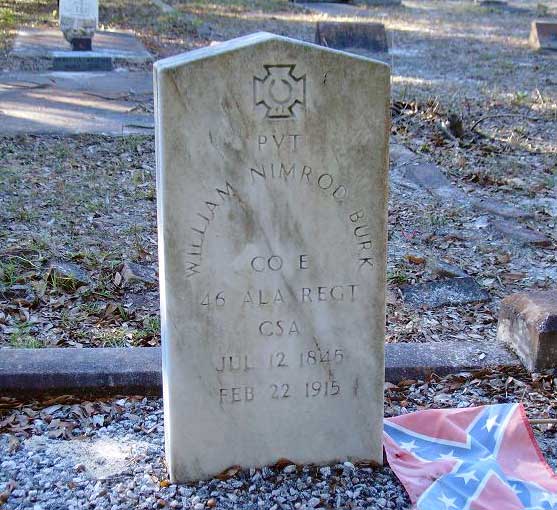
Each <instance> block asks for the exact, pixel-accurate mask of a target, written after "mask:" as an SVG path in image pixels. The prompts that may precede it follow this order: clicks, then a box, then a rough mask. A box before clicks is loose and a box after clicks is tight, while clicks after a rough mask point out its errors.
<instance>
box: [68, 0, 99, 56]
mask: <svg viewBox="0 0 557 510" xmlns="http://www.w3.org/2000/svg"><path fill="white" fill-rule="evenodd" d="M58 9H59V11H60V30H62V33H63V34H64V37H65V38H66V40H67V41H68V42H69V43H70V44H71V45H72V48H73V49H74V50H91V40H92V39H93V36H94V35H95V31H96V30H97V25H98V21H99V2H98V0H60V5H59V7H58Z"/></svg>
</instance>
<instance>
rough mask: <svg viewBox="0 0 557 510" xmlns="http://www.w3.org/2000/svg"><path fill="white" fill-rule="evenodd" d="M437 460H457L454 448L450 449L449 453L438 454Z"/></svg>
mask: <svg viewBox="0 0 557 510" xmlns="http://www.w3.org/2000/svg"><path fill="white" fill-rule="evenodd" d="M439 460H459V459H458V457H455V455H454V450H451V451H450V452H449V453H442V454H441V455H439Z"/></svg>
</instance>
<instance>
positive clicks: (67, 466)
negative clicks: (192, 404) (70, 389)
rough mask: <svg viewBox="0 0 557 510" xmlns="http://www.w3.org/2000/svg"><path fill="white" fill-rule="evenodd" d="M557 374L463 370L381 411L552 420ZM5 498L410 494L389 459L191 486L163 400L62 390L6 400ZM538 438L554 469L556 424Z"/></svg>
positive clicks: (107, 505)
mask: <svg viewBox="0 0 557 510" xmlns="http://www.w3.org/2000/svg"><path fill="white" fill-rule="evenodd" d="M556 375H557V373H556V372H555V371H548V372H545V373H543V374H532V375H529V374H527V373H526V372H524V371H523V370H521V369H517V368H514V369H507V370H503V369H501V370H495V371H487V370H485V371H481V372H476V373H461V374H457V375H454V376H448V377H445V378H438V377H435V376H433V377H432V378H431V379H430V380H428V381H411V380H407V381H402V382H401V383H400V384H399V385H393V384H386V389H385V415H386V416H393V415H399V414H404V413H407V412H411V411H415V410H418V409H425V408H431V407H438V408H443V407H468V406H476V405H484V404H492V403H502V402H523V403H524V405H525V408H526V411H527V414H528V416H529V417H530V418H555V417H556V416H557V406H556V404H557V400H556V399H555V389H556V386H557V378H556V377H555V376H556ZM0 432H3V433H2V434H0V459H1V460H0V503H1V502H2V501H4V505H5V506H4V507H1V504H0V507H1V508H3V510H16V509H18V510H19V509H33V510H40V509H43V510H54V509H78V508H79V509H81V508H99V509H110V510H117V509H127V508H140V509H147V508H186V509H195V510H202V509H204V508H223V509H232V508H237V509H265V510H267V509H272V510H280V509H284V510H286V509H307V508H322V509H333V508H334V509H338V508H342V509H354V510H356V509H382V508H389V509H395V510H403V509H406V508H408V507H409V505H410V502H409V500H408V497H407V495H406V493H405V492H404V490H403V488H402V486H401V485H400V483H399V482H398V481H397V479H396V477H395V476H394V474H393V472H392V471H391V470H390V469H389V468H388V467H387V466H385V467H381V468H378V467H371V466H354V465H352V464H351V463H350V462H344V463H340V464H335V465H330V466H322V467H317V466H295V465H292V464H290V463H289V462H288V461H280V462H279V463H278V464H277V465H275V466H273V467H270V468H269V467H265V468H263V469H252V470H249V471H240V470H238V469H236V468H230V469H229V470H228V471H227V472H225V473H223V474H222V476H220V477H218V478H215V479H212V480H207V481H201V482H198V483H193V484H184V485H173V484H170V483H169V482H168V479H167V473H166V468H165V465H164V452H163V411H162V400H161V399H157V398H143V397H128V398H116V399H113V400H103V401H93V402H82V401H79V400H78V399H77V398H75V397H70V396H62V397H58V398H56V399H51V400H50V401H46V402H33V403H24V402H17V401H15V400H14V399H9V398H0ZM534 433H535V436H536V438H537V440H538V442H539V444H540V446H541V448H542V451H543V452H544V455H545V456H546V459H547V460H548V462H549V464H550V465H551V466H552V468H553V469H555V467H556V466H557V440H556V437H555V430H554V428H553V426H552V425H549V426H548V425H544V426H540V425H537V426H535V430H534Z"/></svg>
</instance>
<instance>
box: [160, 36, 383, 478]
mask: <svg viewBox="0 0 557 510" xmlns="http://www.w3.org/2000/svg"><path fill="white" fill-rule="evenodd" d="M155 90H156V91H155V94H156V101H155V102H156V140H157V193H158V218H159V225H158V229H159V249H160V278H161V281H160V284H161V315H162V336H163V381H164V399H165V433H166V455H167V461H168V466H169V470H170V476H171V479H172V480H173V481H184V480H192V479H199V478H206V477H210V476H213V475H215V474H217V473H219V472H221V471H223V470H225V469H226V468H228V467H230V466H238V465H239V466H242V467H250V466H261V465H266V464H272V463H274V462H276V461H277V460H279V459H281V458H287V459H289V460H290V461H291V462H294V463H317V464H319V463H327V462H334V461H337V460H345V459H351V460H352V461H360V460H367V461H375V462H381V461H382V449H381V444H382V439H381V432H382V419H383V383H384V359H383V349H384V326H385V309H384V301H385V281H384V278H385V253H386V207H387V159H388V156H387V150H388V149H387V148H388V133H389V121H388V118H389V68H388V67H387V66H386V65H383V64H381V63H378V62H375V61H372V60H368V59H364V58H360V57H357V56H355V55H354V56H351V55H348V54H346V53H341V52H337V51H333V50H329V49H325V48H322V47H319V46H315V45H312V44H307V43H303V42H299V41H294V40H292V39H287V38H283V37H279V36H275V35H272V34H266V33H259V34H254V35H252V36H247V37H243V38H239V39H235V40H233V41H230V42H227V43H223V44H219V45H216V46H213V47H210V48H204V49H200V50H196V51H192V52H190V53H186V54H183V55H179V56H176V57H171V58H168V59H165V60H162V61H159V62H157V63H156V65H155Z"/></svg>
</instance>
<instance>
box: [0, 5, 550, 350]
mask: <svg viewBox="0 0 557 510" xmlns="http://www.w3.org/2000/svg"><path fill="white" fill-rule="evenodd" d="M170 3H172V4H173V5H174V7H176V9H177V10H178V12H177V13H174V14H162V13H161V11H160V10H157V9H156V8H155V7H154V6H153V5H152V4H150V3H149V2H148V0H140V1H138V2H135V1H134V2H132V1H131V0H107V1H106V2H103V7H102V9H101V22H102V23H103V24H104V25H105V26H106V27H109V28H127V29H133V30H135V31H136V32H137V33H138V34H140V35H141V37H142V40H143V41H144V43H145V44H147V46H148V47H149V48H150V50H151V51H153V52H154V53H155V54H156V55H157V56H166V55H170V54H174V53H179V52H181V51H184V50H187V49H191V48H195V47H199V46H202V45H206V44H209V43H210V42H211V41H213V40H223V39H228V38H231V37H235V36H238V35H242V34H246V33H250V32H253V31H257V30H268V31H272V32H276V33H280V34H285V35H289V36H292V37H297V38H301V39H304V40H313V34H314V28H315V22H316V21H317V20H319V19H322V18H323V17H322V16H321V15H319V14H315V13H312V12H310V11H308V10H306V9H304V8H300V7H298V6H295V5H293V4H291V3H288V2H286V1H279V0H274V1H271V0H269V1H266V0H257V1H256V0H253V1H247V0H245V1H241V0H237V1H232V0H229V1H225V0H221V1H213V2H201V1H197V2H186V1H183V0H173V1H172V2H170ZM15 5H16V6H17V8H16V9H15V10H14V6H13V5H12V3H11V2H7V3H6V2H4V3H1V2H0V13H2V14H1V16H0V25H1V27H2V29H0V33H2V34H4V36H3V38H2V44H3V45H4V46H3V48H9V45H10V44H11V37H12V36H11V34H12V33H13V27H15V26H17V25H18V24H20V23H25V24H36V23H43V22H47V23H54V20H55V16H54V15H52V12H53V9H54V8H55V2H24V1H18V2H16V4H15ZM31 5H34V6H35V7H33V8H32V7H31ZM53 6H54V7H53ZM511 6H515V7H519V8H520V10H519V11H514V12H508V11H505V10H503V11H501V10H498V9H487V8H482V7H479V6H477V5H475V4H473V3H472V2H471V1H466V0H452V1H445V0H424V1H417V0H416V1H412V0H407V1H405V2H404V6H402V7H398V8H393V9H384V8H383V9H382V8H373V9H370V11H368V14H369V13H371V15H370V16H369V17H368V18H366V19H367V20H369V21H379V22H382V23H384V24H385V26H386V29H387V31H388V33H389V38H390V41H391V52H390V54H389V59H390V63H391V65H392V69H393V79H392V86H393V107H392V115H393V124H392V135H393V141H396V142H397V143H399V144H403V145H405V146H406V147H407V148H409V149H410V150H411V151H412V152H413V153H414V154H415V156H416V158H420V159H425V160H428V161H431V162H434V163H436V164H438V165H439V166H441V167H442V169H443V172H444V175H445V176H446V177H447V178H448V179H449V180H450V181H451V183H452V185H453V186H454V187H455V188H456V189H458V190H460V191H461V192H462V193H464V196H465V197H467V200H465V201H464V202H462V201H460V202H454V201H450V200H443V199H439V198H436V197H435V195H434V194H431V193H428V192H427V190H424V189H418V188H416V187H413V186H410V185H408V184H407V183H406V184H405V183H401V182H399V181H396V182H393V183H392V186H391V199H390V210H389V215H390V217H389V243H390V244H389V260H388V275H387V278H388V281H389V293H388V302H389V306H388V316H387V332H388V341H390V342H399V341H412V342H423V341H442V340H445V339H460V340H463V341H465V340H468V339H474V340H477V339H485V340H492V339H494V338H495V331H496V320H497V310H498V306H499V302H500V299H501V298H502V297H504V296H505V295H508V294H509V293H512V292H516V291H519V290H523V289H549V288H555V285H556V282H557V256H556V251H555V246H556V239H557V232H556V231H557V229H556V224H557V53H553V54H551V53H549V54H540V53H535V52H532V51H531V50H530V49H529V48H528V45H527V38H528V32H529V27H530V22H531V21H532V20H533V19H535V18H539V17H540V16H541V15H554V16H555V15H557V2H555V1H551V2H545V5H538V2H535V1H529V0H525V1H522V2H520V3H518V2H517V3H516V4H513V3H512V2H511ZM33 9H35V10H33ZM16 11H17V12H16ZM339 20H340V18H339ZM10 27H11V28H10ZM4 53H5V55H6V54H7V53H6V52H4ZM1 64H2V65H3V66H4V67H6V66H9V63H8V62H7V60H6V58H5V59H4V60H3V61H2V62H1ZM145 108H146V111H149V110H150V109H151V108H152V105H151V104H146V105H145ZM450 119H453V122H452V123H451V122H449V120H450ZM459 122H460V123H461V124H462V128H461V129H460V128H459ZM455 125H456V128H455ZM154 167H155V162H154V140H153V137H152V136H145V137H128V138H122V139H115V138H105V137H102V136H79V137H77V136H76V137H66V138H60V137H55V136H23V137H17V138H7V137H2V138H0V224H1V225H3V226H5V228H2V229H0V346H6V347H9V346H13V347H20V346H25V347H39V346H61V347H68V346H112V345H118V346H125V345H131V346H136V345H156V344H158V342H159V332H158V330H159V320H158V295H157V284H156V283H153V280H152V278H151V277H150V273H149V271H152V272H154V271H156V267H157V256H156V211H155V188H154ZM479 198H482V199H484V202H487V203H488V204H490V203H491V204H495V205H493V207H491V211H488V210H486V209H485V208H483V209H481V208H477V207H473V206H472V205H471V204H472V200H473V199H479ZM494 200H498V201H499V202H493V201H494ZM501 203H502V204H505V205H513V206H515V208H516V210H518V211H521V214H520V215H519V217H515V218H504V217H501V216H500V214H501V207H500V204H501ZM522 213H523V214H522ZM498 221H507V222H510V226H509V225H507V226H508V228H507V233H502V232H501V228H495V226H494V225H495V223H496V222H498ZM520 228H529V229H530V230H532V231H536V232H539V233H540V234H543V235H544V236H545V238H546V240H547V242H543V243H540V242H529V241H521V240H518V239H517V238H516V237H517V235H516V233H517V232H518V231H519V229H520ZM60 262H62V263H64V264H65V266H64V265H63V266H62V268H60V267H59V266H56V264H59V263H60ZM129 262H132V263H137V264H140V267H134V266H132V269H133V271H136V272H139V273H140V274H139V275H137V274H136V275H135V276H136V277H135V278H134V277H133V275H132V276H131V279H130V271H129ZM440 262H446V263H450V264H452V265H455V266H458V267H459V268H460V269H461V270H463V271H464V272H466V273H467V274H468V275H470V276H472V277H474V278H475V279H476V281H477V282H478V283H479V284H480V286H481V287H482V288H484V289H485V290H487V291H488V292H489V294H490V296H491V300H490V301H489V302H487V303H483V304H468V305H459V306H446V307H441V308H435V309H426V308H422V309H417V308H412V307H410V306H408V305H405V304H404V303H403V301H402V299H401V296H400V293H399V288H400V287H401V286H402V285H407V284H414V283H420V282H426V281H434V280H440V279H443V278H446V277H447V275H446V274H445V273H443V271H442V270H441V271H440V270H439V266H440ZM68 263H69V265H68ZM53 264H54V266H53ZM57 267H58V269H57ZM133 271H132V273H133ZM142 272H146V275H145V274H143V273H142Z"/></svg>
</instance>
